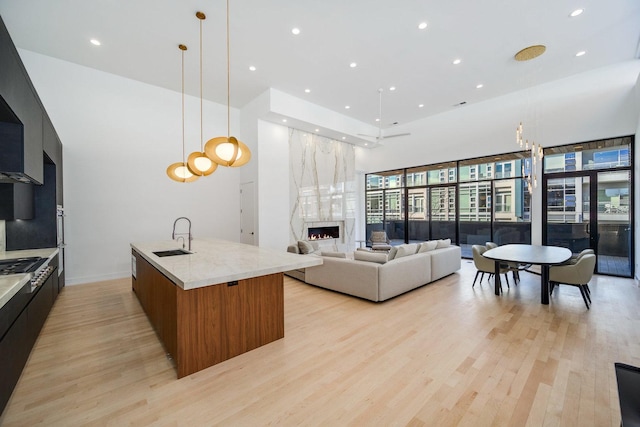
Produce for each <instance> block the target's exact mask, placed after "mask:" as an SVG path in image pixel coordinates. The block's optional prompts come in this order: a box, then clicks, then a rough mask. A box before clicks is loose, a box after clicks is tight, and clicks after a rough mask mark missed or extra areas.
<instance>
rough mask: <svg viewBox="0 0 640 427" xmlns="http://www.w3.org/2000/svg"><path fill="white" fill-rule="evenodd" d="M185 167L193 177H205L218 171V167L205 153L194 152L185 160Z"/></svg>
mask: <svg viewBox="0 0 640 427" xmlns="http://www.w3.org/2000/svg"><path fill="white" fill-rule="evenodd" d="M187 167H188V168H189V171H191V173H193V174H194V175H198V176H207V175H211V174H212V173H214V172H215V171H216V169H218V165H217V164H216V163H214V162H212V161H211V159H210V158H209V157H207V155H206V154H205V153H202V152H200V151H194V152H193V153H191V154H189V157H188V158H187Z"/></svg>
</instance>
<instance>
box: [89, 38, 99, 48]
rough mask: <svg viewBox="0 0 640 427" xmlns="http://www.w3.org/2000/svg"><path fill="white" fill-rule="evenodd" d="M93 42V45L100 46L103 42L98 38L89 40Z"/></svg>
mask: <svg viewBox="0 0 640 427" xmlns="http://www.w3.org/2000/svg"><path fill="white" fill-rule="evenodd" d="M89 41H90V42H91V44H92V45H94V46H100V45H101V44H102V43H100V40H97V39H91V40H89Z"/></svg>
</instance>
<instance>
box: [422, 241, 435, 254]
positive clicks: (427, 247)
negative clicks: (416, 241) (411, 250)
mask: <svg viewBox="0 0 640 427" xmlns="http://www.w3.org/2000/svg"><path fill="white" fill-rule="evenodd" d="M436 246H438V242H437V241H435V240H429V241H427V242H424V243H422V244H421V245H420V249H418V253H422V252H429V251H432V250H434V249H435V248H436Z"/></svg>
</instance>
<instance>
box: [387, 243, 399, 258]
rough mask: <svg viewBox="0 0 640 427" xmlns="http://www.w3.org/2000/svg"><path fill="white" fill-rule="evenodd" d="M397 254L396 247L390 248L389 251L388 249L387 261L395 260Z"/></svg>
mask: <svg viewBox="0 0 640 427" xmlns="http://www.w3.org/2000/svg"><path fill="white" fill-rule="evenodd" d="M397 253H398V247H397V246H392V247H391V249H389V256H387V261H391V260H393V259H395V258H396V254H397Z"/></svg>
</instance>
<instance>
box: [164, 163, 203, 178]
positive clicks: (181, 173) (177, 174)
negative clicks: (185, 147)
mask: <svg viewBox="0 0 640 427" xmlns="http://www.w3.org/2000/svg"><path fill="white" fill-rule="evenodd" d="M167 175H169V178H171V179H172V180H174V181H178V182H193V181H195V180H196V179H198V178H200V177H199V176H198V175H194V174H192V173H191V171H190V170H189V168H188V167H187V164H186V163H184V162H177V163H173V164H171V165H169V167H168V168H167Z"/></svg>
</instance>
